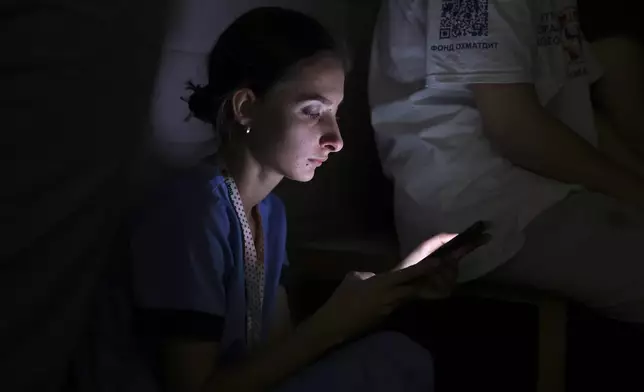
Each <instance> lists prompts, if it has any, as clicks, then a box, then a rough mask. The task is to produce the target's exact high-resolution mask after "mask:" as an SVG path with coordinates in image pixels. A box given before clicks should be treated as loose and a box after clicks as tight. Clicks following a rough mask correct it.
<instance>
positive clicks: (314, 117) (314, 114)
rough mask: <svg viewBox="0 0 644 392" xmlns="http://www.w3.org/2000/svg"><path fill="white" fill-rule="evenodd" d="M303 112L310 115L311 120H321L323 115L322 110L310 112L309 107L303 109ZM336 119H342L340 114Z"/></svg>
mask: <svg viewBox="0 0 644 392" xmlns="http://www.w3.org/2000/svg"><path fill="white" fill-rule="evenodd" d="M302 112H303V113H304V115H305V116H307V117H309V118H310V119H311V120H319V119H320V117H322V114H323V113H322V112H309V111H308V109H306V108H305V109H303V110H302ZM335 121H336V122H337V121H340V117H339V116H335Z"/></svg>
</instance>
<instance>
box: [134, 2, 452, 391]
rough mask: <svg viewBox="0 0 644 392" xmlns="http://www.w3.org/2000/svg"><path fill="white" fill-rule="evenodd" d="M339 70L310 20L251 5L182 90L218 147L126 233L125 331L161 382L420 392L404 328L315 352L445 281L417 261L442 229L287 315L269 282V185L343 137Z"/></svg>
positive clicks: (415, 352) (272, 241) (280, 226)
mask: <svg viewBox="0 0 644 392" xmlns="http://www.w3.org/2000/svg"><path fill="white" fill-rule="evenodd" d="M344 76H345V69H344V65H343V62H342V57H341V56H340V55H339V52H338V50H337V49H336V46H335V44H334V42H333V39H332V38H331V37H330V35H329V34H328V33H327V32H326V31H325V30H324V28H322V26H321V25H320V24H318V23H317V22H316V21H314V20H313V19H311V18H309V17H307V16H304V15H302V14H300V13H297V12H295V11H289V10H284V9H280V8H259V9H255V10H253V11H250V12H248V13H247V14H245V15H243V16H241V17H240V18H239V19H237V20H236V21H235V22H234V23H233V24H232V25H231V26H230V27H229V28H228V29H227V30H226V31H225V32H224V33H223V34H222V35H221V37H220V38H219V40H218V41H217V43H216V45H215V46H214V48H213V50H212V52H211V54H210V58H209V83H208V85H207V86H191V87H192V89H193V90H194V93H193V95H192V96H191V97H190V98H189V100H188V102H189V106H190V109H191V111H192V113H193V115H194V116H195V117H197V118H198V119H201V120H203V121H206V122H208V123H211V124H213V129H214V131H215V133H216V135H217V136H218V137H219V138H220V140H221V146H220V149H219V151H218V153H217V154H216V156H215V157H213V158H212V159H210V160H209V161H208V162H205V164H204V165H202V166H201V167H199V168H197V169H194V170H191V171H190V172H187V173H185V174H184V175H182V176H181V177H180V178H178V179H177V180H176V181H174V182H173V183H172V184H170V185H169V186H168V187H166V188H164V189H163V191H162V192H160V193H159V194H158V195H157V197H156V198H155V200H154V202H153V203H152V204H151V205H150V206H148V208H146V209H145V211H144V212H143V214H142V216H141V220H140V222H139V224H138V225H137V227H136V229H135V233H134V236H133V241H132V244H133V254H134V294H135V303H136V306H137V308H138V316H139V317H138V328H139V331H140V332H141V334H142V335H143V336H146V337H147V342H148V343H149V344H150V347H153V348H154V355H155V359H156V361H155V364H156V365H157V368H156V369H157V370H158V372H159V374H160V376H161V378H162V380H163V382H164V385H165V387H166V388H167V389H169V390H177V391H179V390H180V391H214V390H217V391H228V390H230V391H245V390H266V389H267V388H270V387H276V388H277V389H278V390H283V391H285V390H307V391H310V390H317V389H316V388H318V389H320V390H364V389H367V388H369V389H370V390H424V391H427V390H430V388H431V384H432V373H431V372H432V369H431V358H430V356H429V354H428V353H427V352H425V350H424V349H422V348H421V347H419V346H417V345H416V344H415V343H413V342H411V341H410V340H408V339H407V338H406V337H404V336H402V335H398V334H395V333H380V334H376V335H372V336H369V337H366V338H363V339H360V340H357V341H354V342H353V343H350V344H346V345H343V346H341V347H339V348H337V349H336V350H335V351H333V352H332V353H331V354H328V355H326V356H324V355H325V353H327V352H328V351H329V350H330V349H331V348H334V347H336V346H338V345H340V344H342V343H343V342H346V341H348V340H350V339H354V338H356V337H357V335H358V334H360V333H361V332H364V331H365V330H366V329H367V328H368V327H370V326H372V325H373V324H374V323H376V322H377V321H378V320H380V319H381V318H382V317H384V316H385V315H387V314H388V313H390V312H391V311H392V310H393V309H394V308H395V307H396V305H397V304H399V303H400V302H401V301H404V300H405V299H406V298H409V297H411V296H414V295H415V294H416V293H417V291H418V290H419V288H420V287H421V286H420V285H419V282H420V283H422V285H423V286H424V287H426V282H427V280H428V279H430V278H431V279H433V281H435V282H437V287H438V286H440V283H441V280H442V281H446V282H447V284H450V283H452V282H453V280H454V273H453V268H452V267H453V265H454V264H453V263H447V264H445V265H446V267H438V268H437V263H436V262H435V261H434V262H433V263H432V262H422V263H419V261H421V260H423V259H424V258H425V257H426V256H427V255H428V254H429V253H431V251H433V250H434V249H436V248H437V247H438V246H440V245H442V244H443V243H444V242H446V241H448V240H449V239H451V237H450V236H448V235H442V236H438V237H435V238H433V239H431V240H429V241H427V242H425V243H424V244H422V245H421V246H420V247H419V248H418V249H417V250H416V251H415V252H414V253H413V254H411V255H410V256H409V257H408V258H407V259H406V260H405V261H403V262H402V263H401V264H400V265H399V267H398V268H397V269H396V270H395V271H392V272H390V273H387V274H382V275H378V276H374V275H373V274H364V273H354V274H351V275H350V276H349V277H347V279H345V281H344V282H343V283H342V284H341V285H340V287H339V288H338V289H337V290H336V292H335V293H334V295H333V296H332V297H331V298H330V299H329V301H328V302H327V303H326V304H325V305H324V306H323V307H322V308H321V309H320V310H319V311H317V313H315V314H314V315H313V316H312V317H311V318H310V319H308V320H306V321H305V322H303V323H302V324H300V325H298V326H292V325H291V321H290V315H289V310H288V301H287V298H286V292H285V290H284V289H283V287H282V286H281V285H280V282H279V281H280V276H281V270H282V268H283V267H284V266H285V265H286V254H285V240H286V227H285V214H284V207H283V205H282V203H281V202H280V201H279V200H278V199H277V197H275V196H274V195H272V194H271V191H272V190H273V189H274V188H275V187H276V186H277V184H278V183H279V182H280V181H281V180H282V179H283V178H284V177H287V178H290V179H292V180H295V181H309V180H311V179H312V178H313V176H314V173H315V170H316V168H318V167H319V166H321V165H322V164H323V163H324V162H325V161H326V160H327V159H328V158H329V156H330V155H331V154H332V153H335V152H338V151H340V150H341V149H342V138H341V136H340V132H339V130H338V125H337V123H336V111H337V109H338V106H339V105H340V102H341V101H342V99H343V84H344ZM441 271H442V274H441ZM430 273H433V274H434V275H432V276H429V275H428V274H430ZM428 276H429V277H428ZM443 283H444V282H443ZM316 361H317V362H316Z"/></svg>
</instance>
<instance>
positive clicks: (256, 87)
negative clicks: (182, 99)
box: [188, 7, 344, 127]
mask: <svg viewBox="0 0 644 392" xmlns="http://www.w3.org/2000/svg"><path fill="white" fill-rule="evenodd" d="M322 51H331V52H333V53H335V54H337V55H338V56H339V58H341V59H344V55H343V54H342V53H341V52H342V51H341V50H340V49H339V48H338V47H337V45H336V42H335V40H334V39H333V37H332V36H331V35H330V34H329V33H328V31H327V30H326V29H325V28H324V27H323V26H322V25H321V24H320V23H319V22H318V21H316V20H315V19H313V18H311V17H309V16H307V15H304V14H302V13H300V12H297V11H293V10H288V9H284V8H278V7H261V8H256V9H253V10H252V11H249V12H247V13H245V14H243V15H242V16H240V17H239V18H238V19H237V20H235V21H234V22H233V24H231V25H230V26H229V27H228V28H227V29H226V30H225V31H224V32H223V33H222V34H221V36H220V37H219V39H218V40H217V42H216V43H215V46H214V47H213V49H212V51H211V52H210V56H209V58H208V84H207V85H205V86H196V85H194V84H192V83H188V88H189V89H191V90H193V93H192V95H191V96H190V98H189V99H188V106H189V107H190V111H191V112H192V115H193V116H194V117H197V118H198V119H200V120H202V121H205V122H207V123H211V124H213V125H214V126H215V127H218V126H219V125H221V124H222V123H223V122H225V121H228V120H229V119H230V118H231V116H232V113H231V109H230V107H229V103H228V99H229V96H230V93H231V92H233V91H234V90H236V89H238V88H242V87H245V88H249V89H251V90H252V91H253V93H254V94H255V95H256V96H258V97H261V96H262V95H264V94H265V93H266V92H267V91H268V90H269V89H270V88H271V87H272V86H273V85H275V83H277V82H278V81H279V80H280V79H281V78H283V77H284V76H285V74H286V73H287V72H288V71H289V69H290V68H291V67H293V66H294V65H295V64H296V63H297V62H299V61H300V60H303V59H306V58H309V57H311V56H313V55H315V54H316V53H319V52H322ZM216 108H218V109H216Z"/></svg>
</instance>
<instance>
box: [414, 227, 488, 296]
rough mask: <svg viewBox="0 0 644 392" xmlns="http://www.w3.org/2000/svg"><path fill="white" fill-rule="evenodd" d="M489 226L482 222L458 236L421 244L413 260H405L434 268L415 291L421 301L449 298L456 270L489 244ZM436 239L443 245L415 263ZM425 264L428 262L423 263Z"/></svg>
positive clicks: (441, 236)
mask: <svg viewBox="0 0 644 392" xmlns="http://www.w3.org/2000/svg"><path fill="white" fill-rule="evenodd" d="M487 227H488V225H487V224H486V223H485V222H476V223H475V224H473V225H472V226H470V227H469V228H468V229H467V230H465V231H463V232H462V233H461V234H458V235H451V234H441V235H438V236H436V237H433V238H431V239H430V240H428V241H425V242H424V243H423V244H421V245H420V246H419V247H418V248H416V250H414V252H412V254H410V256H411V255H414V257H407V258H406V259H405V261H406V262H409V261H412V262H416V263H420V262H421V261H422V262H423V263H425V262H432V263H434V264H436V266H435V268H433V269H432V270H431V271H430V272H429V273H428V274H426V275H425V276H424V277H423V278H422V279H421V280H420V282H419V283H420V284H421V285H422V287H421V288H420V289H419V291H418V297H420V298H423V299H439V298H445V297H448V296H449V295H451V293H452V291H453V290H454V288H455V287H456V283H457V281H458V267H459V261H460V260H461V259H462V258H463V257H465V256H466V255H468V254H469V253H471V252H472V251H474V250H475V249H477V248H479V247H480V246H482V245H484V244H486V243H487V242H489V240H490V238H491V237H490V235H489V234H487V233H486V230H487ZM435 238H438V239H439V240H438V241H442V242H443V243H442V245H440V246H438V247H437V248H434V249H432V250H431V252H430V253H429V254H428V255H426V256H425V259H421V260H420V261H417V260H418V258H419V256H423V253H422V251H421V250H427V249H430V246H429V245H427V244H436V241H437V240H435ZM425 260H427V261H425Z"/></svg>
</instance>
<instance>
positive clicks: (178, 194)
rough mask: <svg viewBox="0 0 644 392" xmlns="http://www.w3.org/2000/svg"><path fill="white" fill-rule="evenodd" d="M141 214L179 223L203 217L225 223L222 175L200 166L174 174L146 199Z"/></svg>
mask: <svg viewBox="0 0 644 392" xmlns="http://www.w3.org/2000/svg"><path fill="white" fill-rule="evenodd" d="M140 212H141V214H143V215H149V214H155V215H159V214H161V215H166V216H168V215H174V216H176V217H177V218H179V217H181V220H182V221H183V220H185V219H189V218H190V217H198V218H202V217H204V216H211V217H213V218H214V219H216V220H224V221H225V220H227V219H226V217H227V216H228V215H229V213H230V212H231V208H230V203H228V196H227V193H226V185H225V183H224V179H223V176H222V175H221V171H220V170H219V169H218V168H217V167H214V166H205V165H202V166H197V167H193V168H190V169H182V170H177V171H175V172H173V173H172V174H170V175H169V176H168V177H166V180H164V181H163V182H162V183H160V184H159V186H157V187H156V188H155V190H154V191H152V192H151V193H150V194H149V195H148V197H147V198H146V199H145V202H144V203H143V205H142V206H141V208H140ZM222 218H223V219H222Z"/></svg>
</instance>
